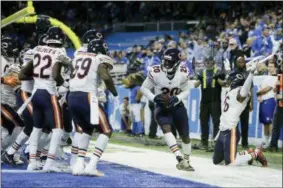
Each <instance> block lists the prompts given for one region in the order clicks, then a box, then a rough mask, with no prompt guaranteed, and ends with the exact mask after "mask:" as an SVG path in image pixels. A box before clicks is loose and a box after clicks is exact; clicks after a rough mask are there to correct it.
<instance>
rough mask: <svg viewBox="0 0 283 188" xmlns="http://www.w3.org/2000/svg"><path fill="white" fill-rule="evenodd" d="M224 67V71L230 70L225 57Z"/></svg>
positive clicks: (228, 62)
mask: <svg viewBox="0 0 283 188" xmlns="http://www.w3.org/2000/svg"><path fill="white" fill-rule="evenodd" d="M224 67H225V70H226V71H231V67H230V61H229V60H228V59H227V58H226V59H225V60H224Z"/></svg>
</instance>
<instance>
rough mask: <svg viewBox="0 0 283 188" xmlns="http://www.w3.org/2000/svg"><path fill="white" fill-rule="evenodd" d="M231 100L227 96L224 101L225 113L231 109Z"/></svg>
mask: <svg viewBox="0 0 283 188" xmlns="http://www.w3.org/2000/svg"><path fill="white" fill-rule="evenodd" d="M229 99H230V97H229V96H227V97H226V98H225V100H224V108H223V111H224V112H227V111H228V109H229V103H228V101H229Z"/></svg>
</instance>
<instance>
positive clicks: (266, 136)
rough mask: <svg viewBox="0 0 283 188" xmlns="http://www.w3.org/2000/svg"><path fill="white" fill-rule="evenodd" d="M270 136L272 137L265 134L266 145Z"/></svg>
mask: <svg viewBox="0 0 283 188" xmlns="http://www.w3.org/2000/svg"><path fill="white" fill-rule="evenodd" d="M269 137H270V136H269V135H264V142H265V144H266V145H268V144H269Z"/></svg>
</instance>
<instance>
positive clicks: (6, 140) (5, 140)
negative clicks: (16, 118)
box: [1, 126, 11, 150]
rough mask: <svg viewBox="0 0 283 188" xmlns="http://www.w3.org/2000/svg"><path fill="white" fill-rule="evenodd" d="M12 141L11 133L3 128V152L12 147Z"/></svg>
mask: <svg viewBox="0 0 283 188" xmlns="http://www.w3.org/2000/svg"><path fill="white" fill-rule="evenodd" d="M10 141H11V136H10V135H9V131H8V130H7V129H6V128H4V127H2V126H1V150H5V149H6V148H7V147H8V146H9V145H10Z"/></svg>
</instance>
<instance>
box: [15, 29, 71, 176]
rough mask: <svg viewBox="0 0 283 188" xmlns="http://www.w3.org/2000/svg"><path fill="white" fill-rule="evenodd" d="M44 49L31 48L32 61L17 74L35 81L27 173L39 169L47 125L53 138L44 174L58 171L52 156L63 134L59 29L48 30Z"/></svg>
mask: <svg viewBox="0 0 283 188" xmlns="http://www.w3.org/2000/svg"><path fill="white" fill-rule="evenodd" d="M46 34H47V37H46V43H47V46H37V47H35V48H34V57H33V61H31V62H29V63H28V64H27V65H26V66H25V67H24V68H23V69H22V70H21V74H20V79H21V80H30V79H34V89H33V92H32V96H31V97H32V104H33V125H34V126H33V130H32V133H31V135H30V143H29V144H30V155H29V160H30V163H29V165H28V170H39V166H38V165H37V164H38V163H37V162H36V152H37V148H38V140H39V137H40V134H41V132H42V131H41V129H42V128H43V126H44V125H45V122H47V123H48V125H49V126H50V128H51V129H52V137H51V141H50V147H49V152H48V157H47V161H46V163H45V165H44V166H43V171H47V172H54V171H55V172H56V171H61V170H60V169H59V168H58V167H56V165H55V163H54V161H55V153H56V150H57V148H58V146H59V144H60V140H61V137H62V133H63V124H62V113H61V108H60V105H59V102H58V99H57V95H58V93H57V87H56V86H57V85H62V84H63V85H66V83H65V82H64V79H63V78H62V75H61V72H62V71H61V69H62V64H61V62H59V61H58V59H57V58H58V57H59V56H61V55H65V56H66V51H65V49H64V48H63V43H64V38H65V35H64V34H63V32H62V31H61V29H60V28H59V27H51V28H49V30H48V31H47V33H46Z"/></svg>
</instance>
